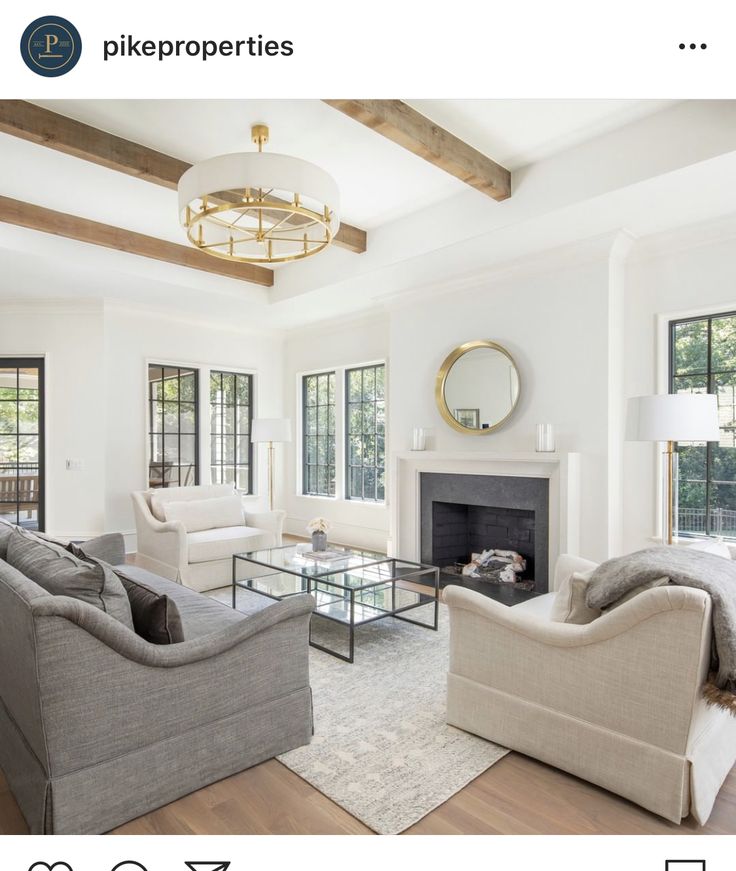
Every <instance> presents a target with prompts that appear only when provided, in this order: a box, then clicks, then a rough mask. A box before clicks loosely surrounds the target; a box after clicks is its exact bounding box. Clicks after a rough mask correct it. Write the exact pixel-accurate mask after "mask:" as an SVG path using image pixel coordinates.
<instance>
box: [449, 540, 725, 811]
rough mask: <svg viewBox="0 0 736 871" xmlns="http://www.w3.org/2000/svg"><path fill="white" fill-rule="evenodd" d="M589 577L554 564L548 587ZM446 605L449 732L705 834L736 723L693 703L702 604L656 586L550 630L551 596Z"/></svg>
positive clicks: (573, 564)
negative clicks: (687, 820)
mask: <svg viewBox="0 0 736 871" xmlns="http://www.w3.org/2000/svg"><path fill="white" fill-rule="evenodd" d="M594 567H595V563H591V562H588V561H587V560H581V559H578V558H575V557H569V556H563V557H561V558H560V560H559V562H558V565H557V568H556V572H555V584H554V586H555V589H557V588H558V587H559V585H560V584H561V583H562V581H563V580H565V579H566V578H569V577H570V575H571V574H572V573H573V572H586V571H589V570H590V569H591V568H594ZM444 598H445V602H446V603H447V605H448V606H449V609H450V620H451V623H450V625H451V645H450V668H449V674H448V685H447V693H448V696H447V720H448V722H449V723H450V724H451V725H453V726H457V727H459V728H461V729H464V730H466V731H468V732H472V733H474V734H476V735H480V736H482V737H483V738H487V739H488V740H490V741H495V742H497V743H498V744H501V745H502V746H504V747H509V748H511V749H512V750H517V751H519V752H521V753H525V754H526V755H528V756H533V757H535V758H536V759H540V760H541V761H543V762H546V763H548V764H550V765H554V766H556V767H557V768H561V769H563V770H564V771H568V772H570V773H571V774H575V775H577V776H578V777H582V778H583V779H585V780H588V781H590V782H591V783H595V784H597V785H599V786H602V787H605V788H606V789H609V790H611V791H612V792H615V793H617V794H619V795H622V796H624V797H625V798H628V799H630V800H631V801H633V802H636V803H637V804H639V805H641V806H642V807H645V808H647V809H648V810H650V811H653V812H654V813H656V814H659V815H660V816H663V817H665V818H666V819H668V820H672V821H673V822H677V823H679V822H680V820H681V819H683V818H684V817H686V816H687V815H688V814H689V813H692V815H693V817H694V818H695V819H696V820H697V821H698V822H699V823H700V824H705V822H706V821H707V820H708V817H709V816H710V813H711V810H712V809H713V803H714V801H715V798H716V796H717V794H718V791H719V789H720V788H721V785H722V783H723V781H724V779H725V778H726V775H727V774H728V772H729V771H730V770H731V768H732V766H733V765H734V762H736V717H735V716H733V715H731V714H730V713H727V712H726V711H724V710H723V709H722V708H718V707H713V706H708V705H707V704H706V703H705V701H704V699H703V695H702V690H703V684H704V681H705V679H706V677H707V674H708V669H709V664H710V655H711V600H710V597H709V596H708V595H707V594H706V593H704V592H702V591H701V590H697V589H693V588H688V587H680V586H672V585H667V586H659V587H655V588H654V589H649V590H646V591H645V592H642V593H640V594H639V595H637V596H635V597H634V598H632V599H630V600H629V601H626V602H623V603H622V604H621V605H619V606H617V607H616V608H614V609H612V610H611V611H609V612H605V613H604V614H603V615H602V616H600V617H598V618H597V619H594V620H592V622H589V623H585V624H582V625H578V624H573V623H560V622H554V621H552V620H551V619H550V610H551V606H552V603H553V601H554V598H555V595H554V593H549V594H547V595H545V596H540V597H538V598H536V599H532V600H531V601H529V602H524V603H523V604H520V605H516V606H514V607H512V608H508V607H506V606H504V605H500V604H499V603H497V602H494V601H493V600H491V599H489V598H487V597H485V596H482V595H480V594H478V593H474V592H472V591H470V590H465V589H463V588H461V587H458V586H449V587H447V588H446V589H445V591H444Z"/></svg>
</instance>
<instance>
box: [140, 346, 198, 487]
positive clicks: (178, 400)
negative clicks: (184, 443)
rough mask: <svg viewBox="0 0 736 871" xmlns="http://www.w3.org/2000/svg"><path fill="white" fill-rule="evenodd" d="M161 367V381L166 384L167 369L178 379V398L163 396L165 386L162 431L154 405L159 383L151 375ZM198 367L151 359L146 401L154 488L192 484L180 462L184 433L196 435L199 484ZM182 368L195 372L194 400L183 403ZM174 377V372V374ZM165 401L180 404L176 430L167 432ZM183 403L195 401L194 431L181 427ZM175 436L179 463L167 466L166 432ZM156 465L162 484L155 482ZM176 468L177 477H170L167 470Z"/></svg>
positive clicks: (151, 484)
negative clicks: (157, 457) (157, 447)
mask: <svg viewBox="0 0 736 871" xmlns="http://www.w3.org/2000/svg"><path fill="white" fill-rule="evenodd" d="M153 369H160V370H161V379H160V380H161V383H162V386H163V382H164V381H166V380H167V378H166V376H165V375H164V371H165V370H167V369H171V370H176V373H177V374H176V376H175V377H176V378H177V380H178V385H177V391H176V393H177V398H176V399H164V398H163V390H162V397H161V403H162V412H161V414H162V420H161V431H160V432H158V431H156V430H155V429H154V407H155V403H156V402H157V401H158V400H157V399H156V397H155V396H154V395H153V386H152V385H153V384H154V383H156V380H157V379H151V370H153ZM199 371H200V370H199V369H196V368H195V367H194V366H186V365H184V364H172V363H148V365H147V368H146V379H147V381H146V385H147V396H146V402H147V404H148V486H149V487H150V488H151V489H161V488H166V487H183V486H191V482H186V481H184V482H183V481H182V472H181V470H182V468H184V466H183V465H182V462H181V437H182V436H183V435H186V436H193V437H194V463H193V465H194V482H193V483H194V485H195V486H196V485H197V484H199V481H200V470H199V444H200V442H199V439H200V420H199ZM182 372H184V373H186V375H189V374H190V373H191V375H192V376H193V383H194V399H193V400H192V401H189V400H186V401H185V402H184V403H183V402H182V399H181V379H182ZM172 377H174V376H172ZM164 402H171V403H175V404H176V405H177V428H176V430H172V431H169V432H166V429H165V424H164V416H165V409H164V408H163V403H164ZM182 404H186V405H193V406H194V432H193V433H183V432H182V430H181V416H182V410H181V406H182ZM157 435H160V436H161V456H162V459H161V462H160V463H154V461H153V456H154V439H155V437H156V436H157ZM167 435H168V436H176V438H177V456H178V458H179V459H178V464H177V465H173V464H172V465H171V466H169V467H168V468H167V466H166V460H165V459H164V457H165V455H166V436H167ZM154 468H160V469H161V479H160V483H159V484H155V483H152V482H153V480H154V479H153V478H152V474H151V473H152V470H153V469H154ZM173 469H176V470H177V476H176V479H175V480H174V479H171V480H167V478H166V473H167V471H171V470H173Z"/></svg>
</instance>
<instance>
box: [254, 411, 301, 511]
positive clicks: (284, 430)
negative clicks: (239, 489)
mask: <svg viewBox="0 0 736 871" xmlns="http://www.w3.org/2000/svg"><path fill="white" fill-rule="evenodd" d="M250 440H251V441H252V442H253V443H254V444H267V445H268V509H269V511H273V492H274V467H275V462H274V444H275V443H276V442H290V441H291V421H290V420H289V419H288V418H280V417H261V418H258V419H256V420H254V421H253V428H252V430H251V436H250Z"/></svg>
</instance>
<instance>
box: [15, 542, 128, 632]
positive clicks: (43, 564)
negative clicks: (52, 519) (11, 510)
mask: <svg viewBox="0 0 736 871" xmlns="http://www.w3.org/2000/svg"><path fill="white" fill-rule="evenodd" d="M6 559H7V561H8V562H9V563H10V565H11V566H13V568H16V569H17V570H18V571H19V572H22V573H23V574H24V575H25V576H26V577H27V578H30V579H31V580H32V581H35V582H36V583H37V584H38V585H39V587H43V589H44V590H46V591H47V592H48V593H51V594H52V595H53V596H70V597H71V598H73V599H79V600H80V601H82V602H87V603H88V604H89V605H94V607H95V608H99V609H100V610H101V611H104V612H105V613H106V614H109V615H110V616H111V617H114V618H115V619H116V620H119V621H120V622H121V623H122V624H123V625H124V626H127V628H128V629H130V630H131V632H132V631H134V629H133V616H132V614H131V611H130V602H129V601H128V595H127V593H126V592H125V588H124V587H123V585H122V583H121V581H120V579H119V578H118V577H117V576H116V575H115V572H114V571H113V570H112V569H111V568H110V566H108V565H106V564H105V563H102V562H99V561H98V560H94V559H88V560H86V561H85V560H81V559H79V558H78V557H76V556H74V555H73V554H71V553H69V551H67V550H65V549H64V548H63V547H60V546H59V545H55V544H52V543H51V542H48V541H41V540H40V539H39V538H36V536H34V535H31V534H30V533H28V532H26V531H24V530H22V529H14V530H13V532H12V534H11V535H10V539H9V541H8V553H7V557H6Z"/></svg>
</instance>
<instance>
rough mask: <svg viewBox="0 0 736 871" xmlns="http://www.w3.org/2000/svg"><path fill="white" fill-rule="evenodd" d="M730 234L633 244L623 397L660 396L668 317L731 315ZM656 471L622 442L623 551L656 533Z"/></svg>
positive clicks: (733, 253)
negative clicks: (655, 394) (708, 314)
mask: <svg viewBox="0 0 736 871" xmlns="http://www.w3.org/2000/svg"><path fill="white" fill-rule="evenodd" d="M735 231H736V228H734V227H733V225H731V229H730V232H729V233H726V234H725V235H724V233H723V232H721V231H720V229H719V225H718V223H714V224H711V225H709V226H708V227H705V228H692V229H690V230H687V231H681V232H678V233H677V234H672V235H670V236H667V237H663V238H661V239H660V240H658V241H657V243H656V245H655V244H654V242H653V241H649V242H647V241H645V242H643V243H641V244H639V245H637V246H635V247H634V250H633V251H632V256H631V260H630V262H629V265H628V268H627V271H626V320H625V335H626V355H625V357H626V362H625V370H624V371H625V379H624V393H625V395H626V396H638V395H642V394H648V393H660V392H666V391H667V387H668V385H667V368H668V366H667V332H666V328H665V326H666V321H667V320H668V319H677V318H679V317H689V316H693V315H697V314H707V313H717V312H727V311H734V310H736V232H735ZM708 235H710V237H711V238H710V239H708V238H707V237H708ZM658 471H659V449H658V448H656V447H654V446H652V445H648V444H645V443H639V442H629V443H626V444H625V447H624V474H623V482H624V505H625V512H624V549H625V550H634V549H637V548H641V547H645V546H647V545H651V543H652V542H651V537H652V536H656V535H658V534H659V523H658V516H657V515H658V507H659V506H658V501H659V500H658V495H657V493H658V489H657V488H658V485H657V480H658Z"/></svg>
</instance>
